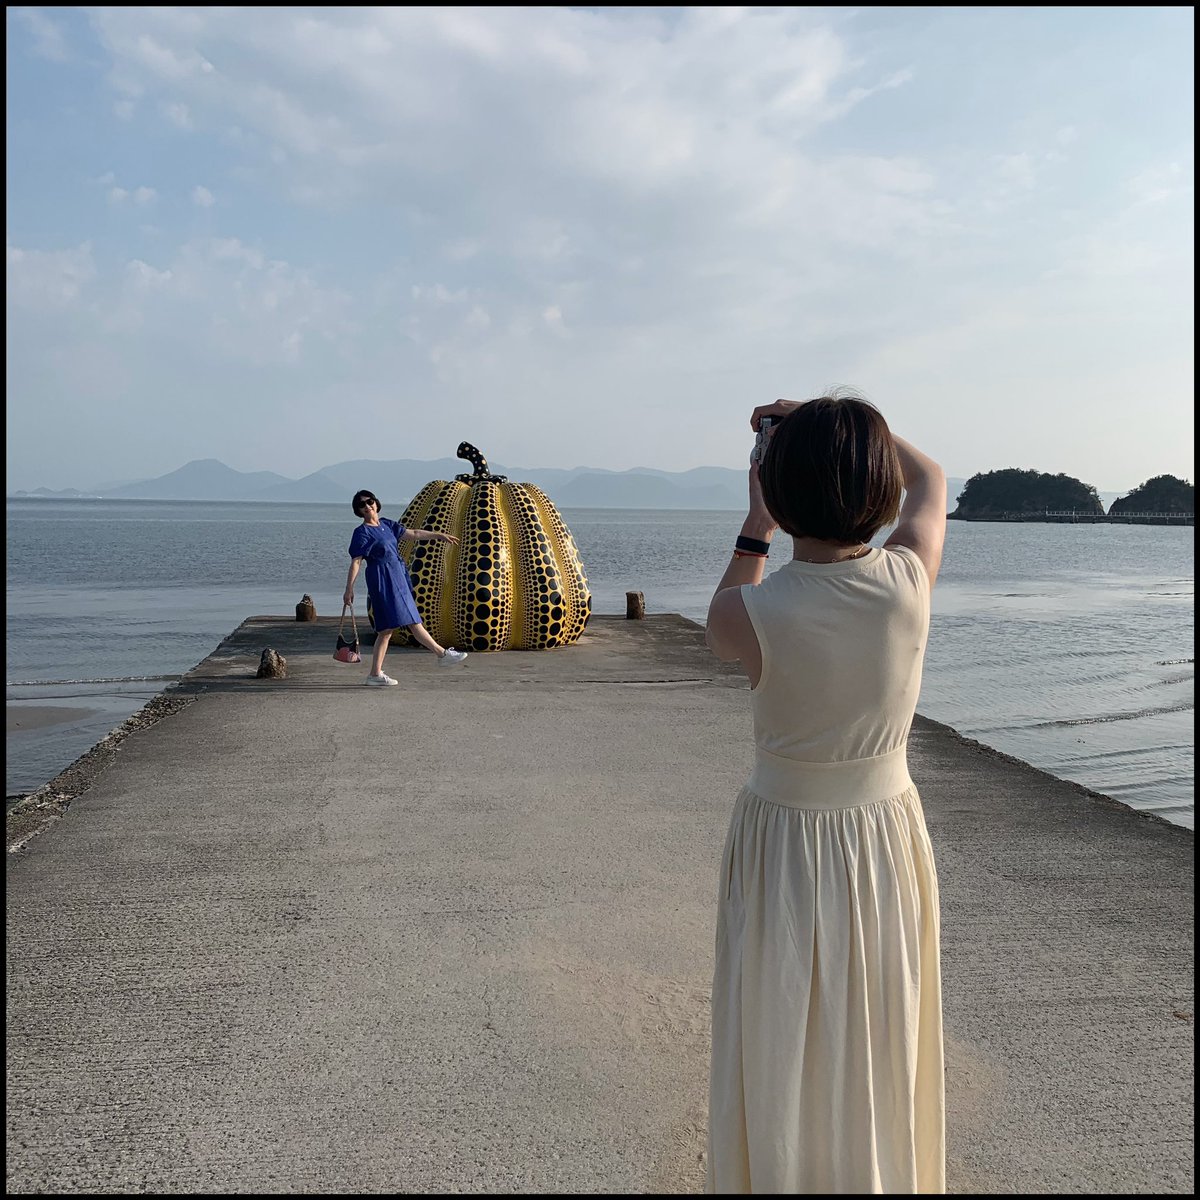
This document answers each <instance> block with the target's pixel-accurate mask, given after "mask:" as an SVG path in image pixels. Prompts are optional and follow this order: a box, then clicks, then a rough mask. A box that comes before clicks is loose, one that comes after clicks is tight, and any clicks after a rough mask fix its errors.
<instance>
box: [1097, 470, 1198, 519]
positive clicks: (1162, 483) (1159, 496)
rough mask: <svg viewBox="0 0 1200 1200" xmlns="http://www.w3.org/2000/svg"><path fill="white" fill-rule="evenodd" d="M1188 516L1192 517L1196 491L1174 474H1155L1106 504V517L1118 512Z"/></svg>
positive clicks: (1194, 513) (1191, 485)
mask: <svg viewBox="0 0 1200 1200" xmlns="http://www.w3.org/2000/svg"><path fill="white" fill-rule="evenodd" d="M1146 512H1155V513H1190V514H1191V515H1192V516H1195V515H1196V488H1195V486H1194V485H1193V484H1190V483H1188V481H1187V480H1186V479H1177V478H1176V477H1175V476H1174V475H1155V476H1154V478H1153V479H1147V480H1146V482H1145V483H1143V484H1141V485H1139V486H1138V487H1135V488H1134V489H1133V491H1132V492H1130V493H1129V495H1128V496H1120V497H1118V498H1117V499H1116V500H1114V501H1113V502H1112V504H1110V505H1109V508H1108V515H1109V516H1110V517H1115V516H1120V515H1121V514H1122V513H1146Z"/></svg>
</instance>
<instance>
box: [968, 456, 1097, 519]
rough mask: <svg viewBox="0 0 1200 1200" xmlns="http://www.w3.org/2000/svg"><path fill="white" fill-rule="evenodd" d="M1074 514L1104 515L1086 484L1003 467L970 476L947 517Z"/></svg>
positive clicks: (1095, 497) (1067, 476)
mask: <svg viewBox="0 0 1200 1200" xmlns="http://www.w3.org/2000/svg"><path fill="white" fill-rule="evenodd" d="M1043 512H1078V513H1096V514H1098V515H1100V516H1103V515H1104V505H1103V504H1102V503H1101V502H1100V494H1099V493H1098V492H1097V491H1096V489H1095V488H1094V487H1093V486H1092V485H1091V484H1090V483H1084V482H1082V481H1081V480H1079V479H1073V478H1072V477H1071V476H1070V475H1064V474H1062V473H1061V472H1060V473H1059V474H1057V475H1047V474H1045V473H1043V472H1041V471H1032V470H1030V471H1022V470H1020V469H1019V468H1017V467H1006V468H1004V469H1003V470H1000V471H986V472H981V473H980V474H978V475H972V476H971V478H970V479H968V480H967V484H966V487H964V488H963V490H962V491H961V492H959V494H958V507H957V508H956V509H955V510H954V512H952V513H951V514H950V516H951V517H956V518H958V519H959V520H965V521H969V520H971V519H972V518H981V517H982V518H986V517H998V516H1000V515H1002V514H1004V513H1029V514H1033V513H1043Z"/></svg>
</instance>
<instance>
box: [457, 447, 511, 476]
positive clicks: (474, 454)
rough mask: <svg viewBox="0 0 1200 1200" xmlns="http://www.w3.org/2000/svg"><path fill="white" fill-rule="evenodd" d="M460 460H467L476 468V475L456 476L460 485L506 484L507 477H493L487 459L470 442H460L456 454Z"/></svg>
mask: <svg viewBox="0 0 1200 1200" xmlns="http://www.w3.org/2000/svg"><path fill="white" fill-rule="evenodd" d="M456 454H457V457H458V458H465V459H466V460H467V462H469V463H470V464H471V465H472V466H473V467H474V468H475V472H474V474H471V475H467V474H465V473H464V474H462V475H455V477H454V478H455V479H457V480H458V481H459V482H460V483H504V482H505V481H506V480H507V479H508V476H507V475H493V474H491V472H490V471H488V465H487V459H486V458H484V457H483V455H482V454H480V453H479V451H478V450H476V449H475V447H474V446H472V445H471V443H470V442H460V443H459V446H458V450H457V452H456Z"/></svg>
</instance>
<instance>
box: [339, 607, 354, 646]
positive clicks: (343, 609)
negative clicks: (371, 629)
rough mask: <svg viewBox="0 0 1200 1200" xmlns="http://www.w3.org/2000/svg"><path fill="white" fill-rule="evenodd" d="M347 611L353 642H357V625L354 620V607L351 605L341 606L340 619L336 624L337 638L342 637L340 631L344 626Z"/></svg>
mask: <svg viewBox="0 0 1200 1200" xmlns="http://www.w3.org/2000/svg"><path fill="white" fill-rule="evenodd" d="M347 609H348V610H349V612H350V628H351V630H352V631H353V633H354V640H355V641H356V642H357V641H358V624H357V622H356V621H355V620H354V605H353V604H343V605H342V619H341V620H340V621H339V622H338V637H341V636H342V629H343V628H344V627H345V625H346V611H347Z"/></svg>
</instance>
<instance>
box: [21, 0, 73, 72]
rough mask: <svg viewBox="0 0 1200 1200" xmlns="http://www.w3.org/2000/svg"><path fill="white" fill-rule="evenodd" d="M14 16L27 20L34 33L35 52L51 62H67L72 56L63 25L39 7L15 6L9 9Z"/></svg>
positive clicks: (30, 30)
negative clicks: (68, 48)
mask: <svg viewBox="0 0 1200 1200" xmlns="http://www.w3.org/2000/svg"><path fill="white" fill-rule="evenodd" d="M9 11H10V12H11V13H12V15H13V16H15V17H18V18H20V20H22V21H24V22H25V25H26V27H27V28H28V29H29V32H30V33H31V34H32V35H33V52H34V53H35V54H37V55H38V56H39V57H41V58H48V59H50V61H51V62H67V61H68V59H69V58H70V57H71V55H70V53H69V51H68V50H67V39H66V35H65V34H64V33H63V29H62V26H61V25H59V24H58V22H57V21H52V20H51V19H50V18H49V17H47V16H46V14H45V13H44V12H43V11H42V10H41V9H39V8H23V7H14V8H11V9H9Z"/></svg>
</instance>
